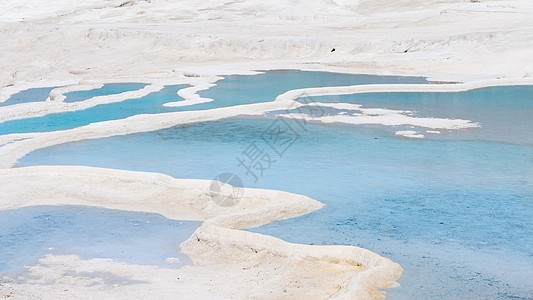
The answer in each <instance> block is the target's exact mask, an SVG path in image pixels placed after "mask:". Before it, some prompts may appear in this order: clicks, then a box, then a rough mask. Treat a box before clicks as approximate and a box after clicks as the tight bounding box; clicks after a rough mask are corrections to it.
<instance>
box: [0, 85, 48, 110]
mask: <svg viewBox="0 0 533 300" xmlns="http://www.w3.org/2000/svg"><path fill="white" fill-rule="evenodd" d="M55 88H56V87H44V88H34V89H28V90H24V91H20V92H18V93H16V94H13V95H11V97H9V99H7V100H6V101H4V102H2V103H0V106H8V105H14V104H20V103H28V102H44V101H45V100H46V99H47V98H48V96H50V92H51V91H52V90H53V89H55Z"/></svg>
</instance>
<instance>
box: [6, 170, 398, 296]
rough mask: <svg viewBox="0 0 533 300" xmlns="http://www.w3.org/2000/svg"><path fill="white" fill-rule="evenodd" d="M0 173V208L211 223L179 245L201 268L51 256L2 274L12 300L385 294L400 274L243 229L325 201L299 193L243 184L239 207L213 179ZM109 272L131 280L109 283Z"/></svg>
mask: <svg viewBox="0 0 533 300" xmlns="http://www.w3.org/2000/svg"><path fill="white" fill-rule="evenodd" d="M0 178H1V179H2V180H1V181H0V186H1V188H2V191H3V193H2V195H1V196H0V197H1V199H2V201H0V209H14V208H18V207H24V206H32V205H66V204H75V205H91V206H100V207H105V208H112V209H124V210H132V211H148V212H154V213H160V214H162V215H164V216H166V217H168V218H172V219H186V220H201V221H205V222H204V224H203V225H202V226H201V227H200V228H198V230H197V231H196V232H195V233H194V234H193V236H192V237H191V238H190V239H189V240H187V241H186V242H184V243H183V245H182V249H183V251H184V252H185V253H186V254H187V255H189V256H190V257H191V259H192V260H193V261H194V262H195V266H186V267H184V268H181V269H164V268H159V267H155V266H140V265H128V264H125V263H117V262H113V261H111V260H105V259H91V260H82V259H80V258H79V257H76V256H52V255H49V256H45V257H43V258H42V259H41V260H40V263H39V264H38V265H35V266H30V267H29V268H27V271H26V272H23V274H17V276H16V278H10V277H8V276H7V277H4V278H3V280H2V281H3V282H4V283H2V285H0V292H2V294H4V293H5V294H6V295H10V297H11V298H13V299H22V298H28V297H29V298H36V297H38V298H43V299H67V298H72V297H83V298H98V297H107V298H109V297H113V298H115V297H116V298H120V299H128V298H130V299H131V297H135V298H143V297H150V298H158V299H176V298H180V299H182V298H185V299H197V298H198V297H203V298H207V297H209V298H215V299H217V298H224V299H229V298H231V299H249V298H250V297H252V298H253V297H259V298H264V297H275V298H299V299H303V298H309V297H312V298H314V299H317V298H330V297H331V298H348V299H379V298H382V297H383V293H382V292H380V291H379V289H380V288H384V287H390V286H395V284H396V283H395V280H397V279H398V278H399V277H400V276H401V273H402V268H401V267H400V266H399V265H398V264H396V263H394V262H392V261H391V260H389V259H386V258H383V257H381V256H379V255H377V254H375V253H372V252H370V251H368V250H365V249H361V248H358V247H351V246H309V245H297V244H291V243H287V242H284V241H282V240H279V239H277V238H273V237H269V236H264V235H261V234H257V233H251V232H247V231H242V230H238V229H242V228H250V227H254V226H259V225H262V224H266V223H269V222H272V221H275V220H281V219H286V218H291V217H296V216H300V215H303V214H306V213H309V212H311V211H314V210H317V209H320V208H321V207H322V206H323V205H322V204H321V203H320V202H317V201H315V200H313V199H310V198H308V197H305V196H301V195H296V194H291V193H286V192H281V191H268V190H258V189H245V191H244V195H243V198H242V199H241V201H240V202H238V204H237V205H235V206H233V207H221V206H218V205H216V204H215V203H214V201H212V198H211V194H210V192H209V185H210V182H209V181H205V180H182V179H174V178H172V177H169V176H166V175H161V174H154V173H141V172H131V171H119V170H110V169H100V168H89V167H64V166H63V167H60V166H57V167H52V166H45V167H29V168H20V169H5V170H0ZM288 266H290V267H288ZM110 277H111V278H113V277H116V278H120V279H121V281H122V282H129V283H128V284H125V285H118V284H107V283H106V278H108V279H109V278H110ZM221 281H222V282H221ZM42 283H52V285H48V284H44V285H43V284H42Z"/></svg>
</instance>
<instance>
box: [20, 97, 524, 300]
mask: <svg viewBox="0 0 533 300" xmlns="http://www.w3.org/2000/svg"><path fill="white" fill-rule="evenodd" d="M508 89H510V90H508ZM504 90H505V93H508V92H509V93H511V94H514V95H519V94H521V93H522V94H523V95H526V96H529V92H527V91H525V90H521V91H514V90H513V88H504ZM485 92H486V91H481V92H477V93H472V94H471V95H472V96H471V97H474V98H475V97H481V96H483V99H485V100H484V101H488V102H487V103H488V105H482V103H485V102H482V101H481V100H472V101H473V103H472V102H469V101H468V100H469V99H471V97H465V99H466V100H464V101H463V100H461V101H459V100H458V99H455V100H454V101H452V100H447V98H445V97H443V96H440V97H443V98H440V100H439V101H442V102H446V101H448V105H446V104H445V103H442V102H439V103H438V105H439V106H440V108H439V110H438V114H439V116H441V117H455V116H456V115H455V113H456V112H470V113H465V114H463V115H461V117H463V118H467V119H472V120H473V121H481V120H485V121H487V120H488V117H487V118H486V119H484V118H481V117H484V116H490V115H497V114H498V112H502V111H503V112H505V111H507V113H513V108H512V107H515V108H514V110H517V114H516V116H521V111H528V110H529V109H531V105H533V102H530V101H526V100H523V99H522V100H519V101H518V100H517V101H518V102H517V103H515V102H510V104H509V106H510V107H511V108H508V107H507V108H502V107H501V106H502V105H503V106H505V104H506V103H501V105H496V104H494V103H492V101H496V100H494V99H492V98H490V97H488V96H487V95H489V96H490V95H500V94H498V93H489V94H486V93H485ZM502 93H503V92H502ZM476 95H477V96H476ZM402 99H404V98H403V95H402V94H397V98H396V100H394V99H389V101H390V102H391V103H392V101H397V102H398V104H397V105H398V106H397V107H395V108H399V109H405V108H407V107H410V106H409V105H411V104H409V101H406V103H405V104H404V105H401V104H399V103H401V102H402V101H403V100H402ZM407 99H409V98H407ZM367 101H368V103H367V104H368V106H370V107H377V106H378V107H379V106H381V105H378V104H377V103H371V99H368V100H367ZM417 101H421V100H417ZM378 102H379V101H378ZM475 103H478V104H479V106H478V107H477V109H474V106H475V105H474V104H475ZM490 103H492V104H490ZM381 104H382V105H383V107H385V108H391V107H390V106H389V104H390V103H389V102H386V101H385V102H382V103H381ZM412 105H413V106H412V107H411V108H413V109H414V108H417V109H416V110H417V111H419V112H420V113H421V114H425V113H427V114H428V115H429V114H430V113H429V112H428V111H427V110H430V109H431V108H430V107H432V106H433V105H435V103H429V104H427V105H428V108H425V105H426V104H420V105H417V104H416V103H415V104H412ZM469 106H472V108H471V109H469V108H468V107H469ZM519 111H520V112H519ZM436 113H437V111H436ZM478 117H479V118H481V120H478ZM275 122H282V121H280V120H277V121H276V119H264V118H260V119H252V118H250V119H232V120H222V121H217V122H207V123H202V124H195V125H187V126H179V127H175V128H171V129H166V130H160V131H156V132H150V133H142V134H132V135H128V136H121V137H111V138H105V139H98V140H91V141H81V142H76V143H70V144H65V145H59V146H55V147H51V148H48V149H42V150H38V151H36V152H34V153H32V154H30V155H28V156H27V157H24V158H23V159H22V160H21V161H20V164H19V166H28V165H37V164H67V165H70V164H72V165H89V166H100V167H110V168H117V169H129V170H142V171H154V172H161V173H166V174H170V175H172V176H175V177H182V178H203V179H212V178H214V177H215V176H216V175H217V174H219V173H222V172H234V173H236V174H237V175H238V176H240V177H241V178H242V179H243V181H244V182H245V186H248V187H260V188H269V189H280V190H286V191H291V192H295V193H301V194H305V195H308V196H310V197H312V198H315V199H317V200H319V201H321V202H324V203H325V204H326V205H327V206H326V207H325V208H324V209H322V210H319V211H317V212H314V213H312V214H309V215H306V216H303V217H300V218H295V219H290V220H285V221H279V222H274V223H271V224H269V225H266V226H262V227H260V228H257V229H254V230H253V231H256V232H261V233H265V234H269V235H273V236H277V237H280V238H283V239H285V240H288V241H291V242H298V243H308V244H349V245H357V246H361V247H365V248H368V249H371V250H372V251H375V252H377V253H380V254H383V255H385V256H387V257H389V258H391V259H392V260H394V261H396V262H398V263H400V264H401V265H402V266H403V267H404V268H405V273H404V276H403V277H402V278H401V279H400V283H401V285H402V286H401V287H400V288H397V289H391V290H390V291H389V296H390V299H430V298H431V299H443V298H445V299H465V298H468V299H528V298H531V297H533V294H532V292H531V291H533V282H532V281H530V280H527V279H526V278H533V224H532V223H531V222H530V220H531V217H532V211H533V210H532V209H533V167H532V166H533V147H531V146H530V145H528V143H529V142H526V143H522V142H520V141H519V140H517V139H518V138H517V137H520V136H527V134H528V133H527V132H528V131H529V129H530V128H533V126H531V125H532V124H531V122H533V120H532V119H530V118H528V119H525V120H514V119H513V118H509V117H505V118H500V119H499V120H498V121H494V122H492V123H489V124H492V125H491V126H484V127H482V128H476V129H470V130H461V131H458V132H456V133H453V134H450V135H449V136H447V137H446V138H440V137H439V138H437V139H423V140H417V139H407V138H401V137H397V136H395V135H394V130H391V128H386V127H382V126H349V125H327V126H325V125H313V124H306V125H305V126H304V127H302V126H300V125H301V123H298V124H297V123H296V122H294V121H290V120H287V121H286V122H287V123H283V124H289V125H290V126H291V128H293V129H294V130H295V132H296V134H298V139H297V140H296V141H295V142H294V143H293V144H292V146H291V147H289V148H288V149H287V150H286V151H285V152H283V155H282V157H279V155H278V156H277V154H276V153H275V152H274V149H276V145H274V146H275V147H274V148H270V146H269V144H268V143H267V142H266V141H265V140H264V139H263V137H265V134H264V132H265V130H267V129H268V128H270V126H272V124H281V123H275ZM516 122H518V123H516ZM482 123H483V122H482ZM493 127H494V128H496V129H493ZM501 128H504V129H505V131H501V132H506V134H505V135H501V136H491V138H490V139H489V140H484V139H483V136H484V134H485V133H483V132H484V131H491V130H496V131H493V132H498V130H500V129H501ZM487 135H489V136H490V134H488V133H487ZM508 136H511V137H512V138H511V139H508V138H507V137H508ZM267 140H268V139H267ZM513 141H516V143H515V142H513ZM252 142H255V145H258V146H259V147H260V148H262V149H264V150H265V151H268V152H269V153H270V155H271V157H272V158H273V159H274V160H275V161H274V162H272V164H271V168H270V169H268V170H264V173H263V176H258V177H259V178H258V180H257V182H256V181H255V178H254V177H253V176H252V175H251V174H248V175H247V174H246V170H245V169H244V168H243V167H242V166H238V161H237V158H240V159H244V158H245V156H244V154H243V152H245V151H246V149H248V147H250V145H251V144H252ZM270 144H271V145H272V143H270ZM146 145H150V147H146ZM277 150H280V152H281V149H280V148H277ZM146 157H150V158H154V157H157V159H146ZM256 173H259V171H257V170H256Z"/></svg>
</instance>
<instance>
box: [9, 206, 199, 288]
mask: <svg viewBox="0 0 533 300" xmlns="http://www.w3.org/2000/svg"><path fill="white" fill-rule="evenodd" d="M198 226H200V222H191V221H175V220H169V219H166V218H164V217H163V216H161V215H158V214H153V213H142V212H127V211H121V210H112V209H104V208H96V207H87V206H70V205H67V206H31V207H26V208H19V209H13V210H4V211H0V249H1V251H0V277H1V276H2V275H8V272H21V271H22V267H23V266H31V265H34V264H37V263H38V259H40V258H41V257H43V256H44V255H46V254H54V255H71V254H74V255H79V256H80V257H81V259H91V258H110V259H114V260H115V261H118V262H126V263H129V264H144V265H157V266H163V267H167V268H178V267H181V266H183V265H185V264H191V261H190V259H189V258H188V257H187V256H186V255H184V254H182V253H181V251H180V248H179V244H180V243H181V242H184V241H185V240H186V239H188V238H189V237H190V236H191V235H192V233H193V232H194V230H196V228H198ZM167 258H171V259H172V260H167ZM22 272H23V271H22ZM23 273H24V272H23Z"/></svg>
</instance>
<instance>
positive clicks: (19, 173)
mask: <svg viewBox="0 0 533 300" xmlns="http://www.w3.org/2000/svg"><path fill="white" fill-rule="evenodd" d="M0 11H1V14H0V66H2V70H1V71H0V102H3V101H5V100H6V99H8V98H9V96H10V95H12V94H14V93H16V92H18V91H21V90H25V89H28V88H35V87H51V86H66V87H65V88H60V89H57V90H54V91H52V93H51V98H50V99H49V100H48V101H46V102H44V103H27V104H19V105H12V106H8V107H0V121H5V120H12V119H18V118H26V117H29V116H39V115H44V114H48V113H53V112H60V111H66V110H77V109H82V108H84V107H91V106H94V105H97V104H102V103H108V102H116V101H122V100H126V99H129V98H130V97H139V96H142V95H144V93H148V92H150V91H156V90H157V88H161V87H162V85H163V84H181V83H184V84H190V85H192V87H191V88H189V89H184V90H181V91H180V92H179V95H180V96H182V97H184V99H185V101H181V102H175V103H173V104H169V105H171V106H172V105H175V106H180V105H192V104H194V103H200V102H205V101H208V100H207V99H202V98H200V97H199V96H198V95H197V94H196V92H197V91H198V90H201V89H204V88H207V87H209V86H210V85H211V84H213V83H214V82H215V81H216V77H215V76H216V75H226V74H253V73H254V72H253V71H251V70H268V69H305V70H323V71H337V72H346V73H355V74H377V75H391V74H392V75H419V76H427V77H429V78H430V79H431V80H435V81H454V82H466V84H455V85H446V84H444V85H440V84H439V85H420V86H418V85H409V86H405V85H394V86H391V85H389V86H387V85H379V86H378V85H376V86H353V87H334V88H321V89H305V90H297V91H290V92H287V93H285V94H283V95H280V96H279V97H278V99H277V101H274V102H270V103H260V104H252V105H243V106H239V107H228V108H220V109H214V110H208V111H202V112H178V113H167V114H158V115H142V116H134V117H130V118H127V119H124V120H116V121H109V122H102V123H97V124H91V125H88V126H84V127H80V128H75V129H72V130H65V131H59V132H50V133H28V134H12V135H5V136H0V167H2V168H7V169H5V170H1V171H0V176H1V177H2V178H0V179H1V181H0V185H1V186H2V193H1V194H0V205H1V207H2V208H4V209H7V208H14V207H20V206H21V205H22V206H23V205H38V204H56V205H59V204H83V205H99V206H105V207H110V208H118V209H130V210H142V211H151V212H158V213H162V214H164V215H166V216H167V217H170V218H183V219H194V220H207V221H206V222H205V223H204V225H202V227H201V228H200V229H199V230H198V231H197V232H196V233H195V235H194V237H195V238H196V240H195V239H191V240H189V242H187V243H186V244H185V245H184V250H185V251H186V252H187V253H189V255H191V257H192V258H193V260H195V262H197V265H195V266H192V267H184V268H181V269H178V270H170V269H162V268H158V267H154V266H135V265H126V264H122V263H118V262H113V261H109V260H98V259H96V260H82V259H80V258H78V257H75V256H47V257H45V258H43V259H42V260H41V263H42V264H41V265H38V266H33V267H31V268H30V269H29V271H28V272H29V276H28V277H27V278H26V279H27V280H28V281H26V283H18V284H17V283H8V284H7V285H2V286H0V293H1V294H6V295H10V296H11V298H12V299H17V298H19V299H20V298H22V299H27V298H37V297H39V298H47V297H48V298H53V299H60V298H69V299H72V298H83V297H85V298H86V297H88V296H89V297H93V298H111V297H112V298H117V299H118V298H123V299H131V298H132V297H137V298H153V297H158V298H180V299H191V298H192V299H197V298H210V299H227V298H233V299H245V298H265V297H272V298H311V297H312V298H328V297H331V296H333V297H335V296H338V297H340V298H342V297H344V298H350V299H352V298H356V299H374V298H380V297H382V296H383V295H382V294H381V293H380V292H378V291H377V288H381V287H384V286H390V285H391V284H392V283H393V282H394V280H396V279H397V277H398V276H399V274H400V273H401V268H400V267H399V266H398V265H397V264H394V263H392V262H390V261H389V260H387V259H385V258H381V257H379V256H377V255H376V254H373V253H371V252H369V251H366V250H363V249H358V248H355V247H344V246H335V247H323V246H304V245H293V244H289V243H285V242H282V241H279V240H277V239H274V238H270V237H265V236H260V235H257V234H253V233H249V232H245V231H239V230H236V229H235V228H246V227H248V226H257V225H259V224H260V223H262V222H267V221H272V220H274V219H278V218H285V217H292V216H296V215H301V214H304V213H306V212H309V211H312V210H314V209H318V208H319V207H320V205H319V204H318V203H317V202H316V201H313V200H311V199H308V198H306V197H303V196H297V195H293V194H288V193H285V194H283V195H284V196H283V197H281V196H280V195H281V194H278V195H277V196H275V193H282V192H273V191H256V192H253V191H252V190H247V194H248V195H252V194H253V195H259V194H261V195H271V196H272V197H267V198H268V200H269V201H266V202H264V201H263V202H261V199H262V198H261V197H258V198H254V199H249V201H250V202H249V203H250V205H252V203H255V204H253V205H256V206H254V209H253V211H259V210H261V211H262V214H265V215H268V216H269V220H262V221H261V220H260V219H259V220H258V219H255V222H256V223H254V224H248V225H246V222H244V221H246V218H243V215H240V217H239V218H237V216H238V215H239V213H238V212H237V211H231V209H230V211H220V209H221V208H219V207H211V208H210V207H209V204H205V202H202V201H205V200H206V199H201V197H199V195H201V193H202V192H201V188H200V189H197V190H195V191H192V192H190V194H188V195H189V196H190V198H188V200H191V199H195V200H197V201H192V202H190V203H189V202H186V200H187V199H185V198H186V197H185V196H184V197H183V198H182V200H184V201H185V202H182V203H181V204H180V203H177V200H176V199H174V198H173V199H174V200H175V201H176V203H174V202H172V201H171V200H169V198H168V197H169V195H172V193H164V192H165V191H166V192H172V191H182V192H183V191H187V190H189V189H190V190H194V189H195V188H198V187H200V186H202V185H204V186H205V182H200V181H180V180H176V179H172V178H169V177H165V176H162V175H154V174H148V173H133V172H125V171H113V170H102V169H86V168H68V167H42V168H24V169H9V168H11V167H12V166H13V165H14V164H15V163H16V161H17V159H19V158H20V157H22V156H24V155H25V154H27V153H29V152H31V151H33V150H36V149H40V148H43V147H48V146H52V145H57V144H61V143H66V142H70V141H77V140H82V139H93V138H100V137H106V136H113V135H123V134H129V133H134V132H146V131H152V130H157V129H161V128H168V127H171V126H174V125H178V124H186V123H192V122H201V121H212V120H218V119H221V118H229V117H234V116H238V115H241V114H247V115H253V114H255V115H261V114H263V113H265V112H267V111H272V110H276V109H284V108H287V107H289V106H290V105H294V102H293V100H295V99H297V98H298V97H301V96H306V95H327V94H352V93H365V92H394V91H399V92H400V91H415V92H416V91H432V92H434V91H439V92H445V91H463V90H468V89H474V88H480V87H484V86H496V85H515V84H532V83H533V79H532V74H533V60H531V57H533V2H531V1H530V0H508V1H492V0H487V1H485V0H482V1H466V0H452V1H440V0H424V1H421V0H407V1H386V0H353V1H351V0H350V1H348V0H333V1H330V0H306V1H304V0H296V1H275V2H269V3H265V2H261V1H257V0H250V1H233V2H231V1H230V2H228V1H222V0H209V1H195V0H183V1H173V0H145V1H143V0H130V1H126V0H91V1H77V2H73V1H67V0H48V1H46V5H43V3H42V1H41V0H4V1H1V2H0ZM333 49H335V51H332V50H333ZM132 81H136V82H145V83H149V84H151V85H149V86H147V87H146V88H145V89H143V90H141V91H133V92H127V93H123V95H122V96H119V97H117V96H116V95H115V96H105V97H97V98H93V99H89V100H86V101H83V103H76V104H66V103H62V102H61V101H62V96H61V95H62V94H63V93H65V92H67V91H70V90H75V89H84V88H87V87H88V86H97V85H100V84H102V83H111V82H132ZM156 87H157V88H156ZM293 107H294V106H293ZM472 121H473V122H475V121H476V120H472ZM426 132H427V133H435V132H436V131H435V130H427V131H426ZM397 133H398V134H403V135H404V136H409V135H411V136H413V137H414V135H421V133H417V132H414V133H413V132H407V131H403V132H397ZM97 177H99V178H97ZM68 178H72V180H70V179H68ZM102 179H107V182H104V180H102ZM76 180H77V181H76ZM66 182H70V183H72V186H70V187H68V186H67V185H62V184H58V183H66ZM91 186H92V187H95V186H97V187H98V188H93V189H89V187H91ZM31 190H33V191H39V192H38V193H37V192H36V193H37V194H36V193H33V194H32V193H29V191H31ZM4 191H7V192H4ZM119 191H122V192H124V193H123V194H122V193H119ZM131 191H137V192H138V193H136V194H134V193H132V192H131ZM254 193H259V194H254ZM35 195H39V196H40V197H35ZM126 196H128V197H126ZM87 197H88V198H87ZM195 197H196V198H195ZM289 198H290V200H291V201H292V200H294V201H293V202H291V201H288V202H286V201H285V200H287V199H289ZM24 199H25V200H24ZM119 200H121V201H122V202H121V201H119ZM126 200H127V201H128V202H127V203H126V202H124V201H126ZM280 200H283V203H285V204H287V205H288V207H285V208H284V209H287V208H289V207H290V208H291V209H295V210H294V211H292V212H291V213H289V214H285V212H283V213H282V212H281V211H282V210H280V207H281V206H279V204H280V203H279V201H280ZM130 201H133V202H135V203H133V204H132V203H130ZM166 201H170V202H166ZM270 201H272V202H270ZM276 201H277V202H276ZM202 203H204V204H205V205H206V206H205V207H202V206H201V205H203V204H202ZM304 203H305V204H306V205H308V206H305V205H304ZM169 204H172V205H169ZM178 204H179V205H178ZM211 204H212V203H211ZM176 205H177V206H176ZM198 205H200V206H198ZM276 205H278V206H276ZM176 207H179V208H176ZM189 209H190V210H189ZM233 209H237V208H233ZM267 211H268V212H270V214H266V212H267ZM217 216H218V217H217ZM249 217H250V216H249ZM252 219H253V218H252ZM217 220H218V221H217ZM237 220H241V221H243V222H244V223H240V222H241V221H238V222H237ZM217 222H218V223H217ZM235 222H236V223H235ZM214 249H219V250H224V251H221V252H222V253H224V255H221V253H220V252H217V255H214V256H213V257H212V258H209V257H207V256H206V255H202V254H208V253H210V254H214V253H213V251H214ZM252 250H253V251H252ZM256 251H257V253H256ZM326 253H327V254H326ZM233 255H235V256H233ZM236 257H245V258H247V259H246V260H244V261H241V262H238V263H236V262H235V258H236ZM213 260H215V261H213ZM332 262H341V263H338V264H334V263H332ZM213 263H215V264H213ZM359 263H360V264H361V266H365V267H364V268H362V267H361V266H357V264H359ZM286 265H291V266H293V268H292V270H286V269H285V271H284V272H282V271H281V268H283V267H284V266H286ZM368 266H370V267H368ZM106 270H113V272H114V273H113V274H115V275H116V276H123V277H126V278H131V279H133V280H140V281H142V282H144V281H145V282H149V284H136V285H135V284H134V285H125V286H116V285H113V286H112V285H105V282H104V283H102V280H101V278H100V277H98V276H99V275H98V274H100V273H99V272H106ZM87 272H89V273H90V274H93V277H83V278H81V279H80V276H81V275H76V274H78V273H79V274H87ZM227 274H231V275H232V276H227ZM35 278H37V279H35ZM177 278H179V279H177ZM261 278H267V279H268V280H261ZM43 282H45V283H52V282H53V283H54V284H53V285H43V284H42V283H43ZM295 282H297V283H295ZM32 283H33V284H32ZM337 285H338V286H337ZM45 289H46V290H45ZM65 290H68V291H69V293H68V295H67V296H65Z"/></svg>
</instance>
